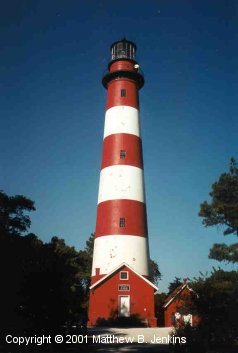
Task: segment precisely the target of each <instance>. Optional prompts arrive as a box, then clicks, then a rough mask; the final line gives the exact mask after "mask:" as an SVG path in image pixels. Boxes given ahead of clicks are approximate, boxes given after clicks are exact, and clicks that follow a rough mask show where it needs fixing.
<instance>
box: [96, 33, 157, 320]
mask: <svg viewBox="0 0 238 353" xmlns="http://www.w3.org/2000/svg"><path fill="white" fill-rule="evenodd" d="M135 52H136V45H135V44H134V43H132V42H130V41H128V40H126V39H122V40H120V41H117V42H115V43H113V44H112V46H111V61H110V62H109V65H108V72H107V73H106V74H105V75H104V77H103V80H102V83H103V86H104V87H105V88H106V89H107V104H106V116H105V127H104V140H103V152H102V164H101V173H100V183H99V194H98V207H97V221H96V231H95V241H94V253H93V265H92V277H91V287H90V289H91V291H90V307H89V323H90V324H91V325H96V324H97V320H99V319H100V318H101V319H102V318H103V319H110V318H114V319H115V318H116V317H118V316H127V317H129V316H131V315H133V314H134V315H137V316H138V317H140V318H142V319H145V318H146V319H147V320H148V322H150V324H151V325H152V326H154V324H153V319H154V299H153V295H154V290H155V289H157V288H156V287H155V286H154V285H153V284H152V283H151V282H150V281H149V247H148V231H147V218H146V204H145V193H144V175H143V156H142V142H141V135H140V120H139V98H138V91H139V89H140V88H142V87H143V85H144V78H143V75H142V74H141V72H140V69H139V65H138V63H137V62H136V61H135ZM149 293H150V294H149ZM138 295H139V298H138ZM143 296H144V297H143ZM146 297H147V299H145V298H146ZM148 297H149V298H148ZM142 298H144V299H142ZM147 302H148V303H147Z"/></svg>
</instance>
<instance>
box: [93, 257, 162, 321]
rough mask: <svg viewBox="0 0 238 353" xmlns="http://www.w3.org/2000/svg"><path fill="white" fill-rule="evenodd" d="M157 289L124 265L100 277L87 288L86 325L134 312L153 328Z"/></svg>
mask: <svg viewBox="0 0 238 353" xmlns="http://www.w3.org/2000/svg"><path fill="white" fill-rule="evenodd" d="M157 289H158V288H157V287H156V286H155V285H154V284H153V283H151V282H150V281H149V280H148V279H146V278H145V277H143V276H142V275H140V274H139V273H138V272H136V271H135V270H134V269H132V268H131V267H130V266H129V265H127V264H125V263H124V264H122V265H120V266H119V267H117V268H116V269H114V270H113V271H112V272H110V273H108V274H107V275H105V276H103V277H101V278H100V279H99V280H98V281H96V282H95V283H93V284H92V285H91V287H90V304H91V305H90V308H89V323H88V324H89V326H95V325H97V323H99V322H100V320H101V319H104V320H107V319H117V318H118V317H132V316H133V315H136V316H137V317H138V318H140V319H141V320H142V321H143V322H144V323H145V324H146V325H147V326H149V327H155V326H156V325H157V320H156V318H155V317H154V300H151V298H153V297H154V292H155V291H156V290H157Z"/></svg>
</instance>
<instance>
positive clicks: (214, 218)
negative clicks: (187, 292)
mask: <svg viewBox="0 0 238 353" xmlns="http://www.w3.org/2000/svg"><path fill="white" fill-rule="evenodd" d="M209 196H210V198H211V199H210V202H207V201H204V202H203V203H201V205H200V210H199V216H200V217H202V218H203V224H204V225H205V227H212V226H219V227H220V229H221V228H222V229H223V234H224V235H225V236H227V235H229V236H233V237H236V236H238V167H237V163H236V161H235V159H234V158H231V161H230V168H229V171H228V172H226V173H222V174H221V176H220V177H219V179H218V180H217V181H215V182H214V183H213V184H212V186H211V192H210V193H209ZM195 251H196V250H195ZM209 258H211V259H214V260H217V261H219V262H225V263H232V264H234V270H233V271H225V270H223V269H221V268H218V269H215V268H214V269H213V271H212V273H211V274H209V275H203V274H201V276H200V277H199V278H194V279H193V280H192V281H190V286H191V287H192V288H193V290H194V291H195V292H196V293H197V295H192V296H191V298H190V299H189V300H187V301H186V298H182V299H183V301H184V302H185V305H184V307H183V311H184V312H183V313H184V314H188V313H193V314H197V315H198V316H199V317H200V319H201V321H200V324H199V325H198V326H197V327H190V326H187V327H182V328H180V329H179V330H178V331H177V334H178V335H181V336H186V337H187V344H186V345H181V346H178V347H175V349H174V350H173V352H180V353H236V352H238V321H237V318H238V316H237V315H238V271H237V263H238V243H237V242H234V243H232V244H230V245H227V244H225V243H222V244H214V245H213V246H212V248H211V249H210V253H209ZM189 261H192V257H191V259H190V260H189ZM179 282H180V279H179V278H175V281H174V283H171V286H170V289H171V290H173V289H174V287H176V285H178V284H179Z"/></svg>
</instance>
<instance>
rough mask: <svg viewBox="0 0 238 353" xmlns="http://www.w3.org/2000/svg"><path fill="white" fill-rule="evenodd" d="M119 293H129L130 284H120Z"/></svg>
mask: <svg viewBox="0 0 238 353" xmlns="http://www.w3.org/2000/svg"><path fill="white" fill-rule="evenodd" d="M118 290H119V291H129V290H130V285H129V284H118Z"/></svg>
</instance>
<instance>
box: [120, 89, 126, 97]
mask: <svg viewBox="0 0 238 353" xmlns="http://www.w3.org/2000/svg"><path fill="white" fill-rule="evenodd" d="M121 97H126V90H125V88H123V89H121Z"/></svg>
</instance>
